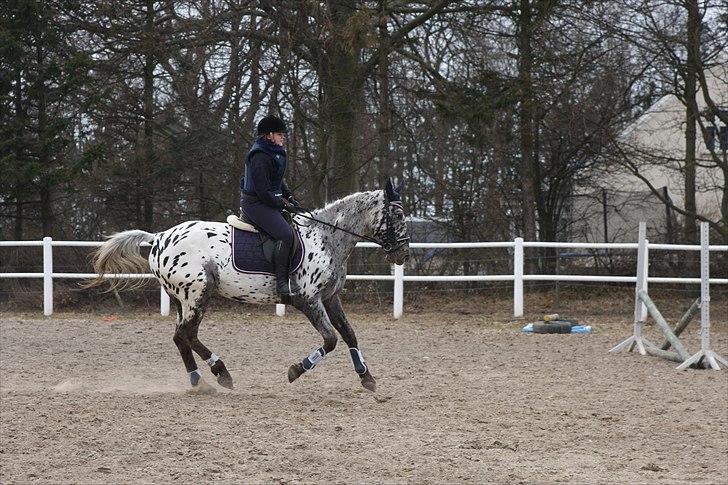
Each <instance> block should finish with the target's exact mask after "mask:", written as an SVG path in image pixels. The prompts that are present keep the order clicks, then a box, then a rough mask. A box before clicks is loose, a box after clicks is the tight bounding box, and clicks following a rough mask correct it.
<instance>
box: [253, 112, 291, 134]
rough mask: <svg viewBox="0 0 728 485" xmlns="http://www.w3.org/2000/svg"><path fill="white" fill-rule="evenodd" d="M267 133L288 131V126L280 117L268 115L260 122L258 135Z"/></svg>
mask: <svg viewBox="0 0 728 485" xmlns="http://www.w3.org/2000/svg"><path fill="white" fill-rule="evenodd" d="M266 133H288V128H286V124H285V123H284V122H283V120H282V119H280V118H279V117H277V116H275V115H268V116H266V117H265V118H263V119H261V120H260V121H259V122H258V135H265V134H266Z"/></svg>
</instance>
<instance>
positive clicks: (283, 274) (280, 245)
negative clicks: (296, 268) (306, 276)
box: [273, 241, 292, 304]
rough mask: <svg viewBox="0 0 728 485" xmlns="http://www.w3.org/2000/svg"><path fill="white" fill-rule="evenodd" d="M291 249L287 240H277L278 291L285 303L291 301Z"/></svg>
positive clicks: (275, 259) (275, 255)
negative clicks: (289, 277)
mask: <svg viewBox="0 0 728 485" xmlns="http://www.w3.org/2000/svg"><path fill="white" fill-rule="evenodd" d="M290 253H291V250H290V248H289V247H288V244H286V243H285V241H278V242H276V246H275V254H274V256H273V261H274V262H275V267H276V291H277V292H278V296H280V297H281V301H282V302H283V303H287V304H290V303H291V296H292V295H291V290H290V288H289V286H288V273H289V269H290Z"/></svg>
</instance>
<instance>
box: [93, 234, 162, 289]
mask: <svg viewBox="0 0 728 485" xmlns="http://www.w3.org/2000/svg"><path fill="white" fill-rule="evenodd" d="M152 241H154V234H151V233H148V232H145V231H139V230H133V231H124V232H118V233H116V234H113V235H112V236H109V238H108V240H107V241H106V242H105V243H104V244H102V245H101V247H99V248H98V249H97V250H96V251H94V253H93V263H94V270H96V273H97V274H98V276H97V277H96V278H95V279H94V280H92V281H90V282H89V283H87V284H85V285H83V286H84V288H92V287H94V286H98V285H100V284H101V282H102V281H103V280H104V275H106V274H126V273H148V272H149V271H150V268H149V261H147V259H146V258H144V257H143V256H142V254H141V251H140V248H139V245H140V244H141V243H150V242H152ZM110 283H111V287H110V288H109V290H108V291H111V290H117V289H133V288H139V287H141V286H144V284H145V283H146V281H145V280H144V279H142V278H133V279H132V278H124V279H119V278H112V279H110Z"/></svg>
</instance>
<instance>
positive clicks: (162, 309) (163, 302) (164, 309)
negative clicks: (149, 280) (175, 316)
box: [159, 286, 169, 317]
mask: <svg viewBox="0 0 728 485" xmlns="http://www.w3.org/2000/svg"><path fill="white" fill-rule="evenodd" d="M159 313H161V314H162V315H164V316H165V317H166V316H167V315H169V295H168V294H167V292H166V291H165V290H164V287H163V286H160V287H159Z"/></svg>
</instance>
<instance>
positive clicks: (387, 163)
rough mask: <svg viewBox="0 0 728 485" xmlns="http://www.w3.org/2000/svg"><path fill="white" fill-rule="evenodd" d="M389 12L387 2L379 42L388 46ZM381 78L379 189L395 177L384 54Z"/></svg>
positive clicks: (384, 4) (382, 16)
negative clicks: (390, 151) (390, 153)
mask: <svg viewBox="0 0 728 485" xmlns="http://www.w3.org/2000/svg"><path fill="white" fill-rule="evenodd" d="M388 35H389V32H388V31H387V12H386V2H381V12H380V14H379V42H380V43H381V44H383V45H384V44H387V42H388V41H387V37H388ZM378 75H379V76H378V77H379V123H378V127H377V132H378V137H379V139H378V140H377V142H378V145H377V164H378V167H377V168H378V170H377V172H378V180H379V187H384V184H385V183H386V182H387V177H388V176H390V175H394V174H393V173H392V172H393V167H392V166H391V160H390V156H389V147H390V141H389V137H390V129H391V122H392V121H391V118H392V113H391V107H390V104H389V56H388V55H387V54H384V56H383V57H382V60H381V61H380V62H379V66H378Z"/></svg>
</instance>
